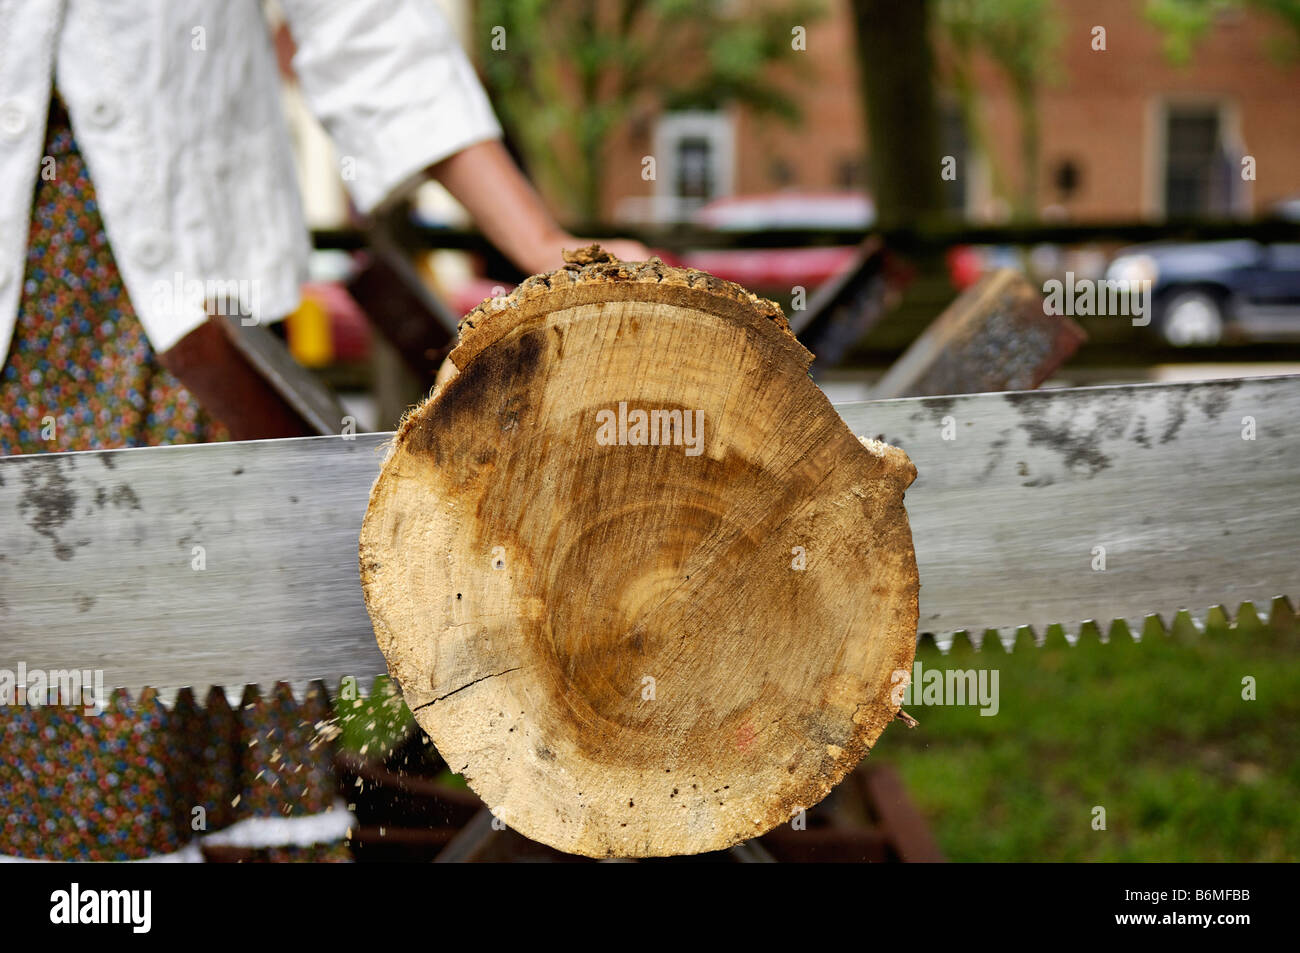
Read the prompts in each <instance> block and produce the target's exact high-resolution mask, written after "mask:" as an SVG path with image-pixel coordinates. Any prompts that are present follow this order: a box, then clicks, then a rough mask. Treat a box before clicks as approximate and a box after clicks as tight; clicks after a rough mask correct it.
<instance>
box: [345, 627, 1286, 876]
mask: <svg viewBox="0 0 1300 953" xmlns="http://www.w3.org/2000/svg"><path fill="white" fill-rule="evenodd" d="M917 658H918V659H920V661H921V664H922V665H923V666H924V667H925V668H926V669H932V668H935V669H938V668H960V669H970V668H976V669H978V668H989V669H997V670H998V672H999V680H998V689H999V711H998V713H997V714H996V715H995V716H992V717H986V716H981V715H980V714H979V710H978V708H977V707H973V706H972V707H936V706H916V705H911V706H905V707H907V710H908V711H909V712H910V713H911V714H912V715H914V716H915V717H916V718H917V719H918V720H919V721H920V726H919V727H917V728H914V729H908V728H906V727H904V726H903V724H902V723H901V722H897V723H895V724H894V725H893V726H891V727H890V728H889V729H888V730H887V731H886V732H885V733H884V735H883V736H882V737H881V739H880V741H879V743H878V744H877V745H876V748H875V750H874V751H873V752H872V753H871V755H870V758H871V759H872V760H874V761H881V760H884V761H888V762H889V763H891V764H893V765H894V766H895V767H896V768H897V769H898V771H899V773H900V774H901V775H902V777H903V779H904V781H905V783H906V785H907V788H908V791H909V792H910V794H911V796H912V798H913V800H914V801H915V803H916V804H917V806H918V807H919V808H920V810H921V812H922V814H923V815H925V817H926V819H927V820H928V822H929V823H930V826H931V829H932V830H933V831H934V834H935V836H936V837H937V838H938V840H939V843H940V846H941V847H942V848H943V850H944V852H945V854H946V855H947V856H948V857H949V859H951V860H956V861H962V860H990V861H1019V860H1034V861H1039V860H1041V861H1161V860H1166V861H1227V860H1246V861H1250V860H1259V861H1294V860H1296V859H1300V626H1297V625H1296V623H1295V621H1294V620H1288V621H1287V622H1286V623H1284V624H1282V625H1279V626H1278V627H1276V628H1269V627H1266V626H1263V625H1261V624H1260V623H1258V622H1257V621H1256V620H1255V619H1254V617H1253V616H1252V615H1249V614H1248V613H1247V614H1246V616H1245V618H1243V619H1242V620H1241V621H1240V623H1239V625H1237V626H1235V627H1232V628H1228V627H1227V626H1225V625H1222V624H1219V625H1215V624H1213V622H1212V623H1211V625H1210V626H1209V627H1208V628H1207V629H1206V632H1205V633H1204V634H1198V633H1196V632H1195V630H1193V629H1192V628H1191V626H1190V625H1187V624H1181V625H1179V626H1176V627H1175V631H1174V633H1173V634H1172V635H1164V634H1162V633H1160V632H1159V631H1158V630H1157V628H1156V627H1154V626H1152V627H1148V630H1147V635H1146V638H1144V639H1143V641H1142V642H1140V643H1134V642H1132V641H1131V640H1129V639H1128V638H1126V637H1124V636H1123V635H1122V633H1119V632H1117V633H1116V637H1114V638H1112V640H1111V641H1110V643H1109V644H1105V645H1103V644H1101V643H1100V641H1098V640H1097V639H1095V638H1091V639H1089V638H1085V639H1084V640H1082V641H1081V642H1080V643H1079V644H1078V645H1077V646H1074V647H1069V646H1068V645H1066V643H1065V641H1064V638H1063V637H1061V636H1060V633H1059V632H1049V639H1048V644H1047V645H1045V646H1044V647H1043V648H1034V647H1032V646H1031V645H1029V644H1027V642H1026V641H1025V640H1023V639H1022V641H1021V642H1020V643H1018V644H1017V647H1016V650H1015V651H1014V652H1012V653H1010V654H1008V653H1006V652H1004V651H1003V649H1002V647H1001V646H1000V645H999V644H998V643H997V642H996V640H994V639H992V638H990V639H988V640H987V641H986V647H985V648H984V650H983V651H981V652H979V653H976V652H975V651H974V650H973V649H972V648H971V647H970V645H969V643H967V642H964V641H961V642H958V643H957V645H955V646H954V648H953V650H952V652H951V653H950V654H949V655H947V656H944V655H941V654H940V653H939V652H938V650H937V649H935V648H934V646H933V644H931V643H929V642H927V643H926V644H925V645H924V646H923V647H922V648H921V650H920V651H919V652H918V654H917ZM1248 675H1249V676H1253V677H1254V678H1255V680H1256V695H1257V697H1256V700H1254V701H1246V700H1244V699H1243V698H1242V690H1243V686H1242V678H1243V677H1245V676H1248ZM339 715H340V727H341V729H342V736H341V738H340V743H341V744H342V745H343V746H344V748H346V749H348V750H352V751H356V752H359V753H365V754H369V755H370V756H371V757H376V756H382V755H383V754H384V753H385V752H386V751H387V750H390V749H391V747H392V746H393V745H395V744H397V743H398V742H400V740H401V739H402V738H403V737H405V736H406V734H407V732H408V731H410V730H412V729H413V719H412V718H411V715H410V712H409V711H408V710H407V708H406V706H405V705H404V704H402V701H401V697H400V693H398V692H397V691H396V689H395V687H394V686H393V685H392V684H391V683H389V682H388V680H387V679H380V680H378V682H377V684H376V690H375V692H374V693H373V694H372V695H371V697H370V698H368V699H357V700H355V701H352V702H345V703H340V706H339ZM454 780H457V781H459V779H458V778H456V779H454ZM461 783H463V782H461ZM1095 807H1103V808H1105V811H1106V816H1105V820H1106V829H1105V830H1094V829H1093V818H1094V814H1093V810H1094V808H1095Z"/></svg>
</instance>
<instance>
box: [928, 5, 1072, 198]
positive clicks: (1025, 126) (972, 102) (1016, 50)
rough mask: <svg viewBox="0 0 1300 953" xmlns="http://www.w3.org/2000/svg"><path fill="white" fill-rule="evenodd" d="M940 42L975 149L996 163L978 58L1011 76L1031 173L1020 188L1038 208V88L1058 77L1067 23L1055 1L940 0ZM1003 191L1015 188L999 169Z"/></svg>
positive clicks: (998, 185) (996, 172)
mask: <svg viewBox="0 0 1300 953" xmlns="http://www.w3.org/2000/svg"><path fill="white" fill-rule="evenodd" d="M936 13H937V16H936V21H937V24H938V30H939V41H940V42H941V43H943V44H945V45H946V47H947V52H948V56H947V58H946V61H947V64H948V68H949V72H950V74H951V75H950V77H949V80H950V83H951V86H952V88H953V89H954V91H955V92H956V94H957V97H958V100H959V102H960V103H961V108H962V113H963V118H964V120H965V125H966V128H967V130H968V132H969V134H970V136H971V139H972V141H973V142H974V144H975V148H976V150H977V151H978V152H980V153H981V154H982V155H983V156H984V157H985V158H986V159H987V160H988V161H989V162H990V163H991V164H992V162H993V154H992V150H990V149H989V148H988V145H987V135H986V133H985V131H984V123H983V117H982V116H981V115H980V114H979V105H980V91H979V89H978V87H977V84H976V81H975V78H974V71H973V66H974V63H973V61H974V59H975V57H976V56H980V55H982V56H986V57H988V59H989V60H990V61H991V62H992V63H994V64H995V65H996V66H997V67H998V69H999V70H1001V72H1002V73H1003V74H1004V75H1005V76H1006V78H1007V81H1008V82H1009V83H1010V85H1011V89H1012V92H1013V93H1014V95H1015V100H1016V107H1017V111H1018V113H1019V117H1020V151H1021V161H1022V164H1023V166H1024V170H1025V175H1024V178H1023V182H1022V186H1021V188H1020V189H1019V190H1017V193H1016V194H1017V201H1016V203H1015V204H1016V205H1017V206H1018V208H1019V210H1020V212H1021V214H1023V215H1029V214H1032V213H1033V211H1034V204H1035V202H1036V199H1037V191H1038V150H1039V123H1038V90H1039V89H1040V88H1041V87H1042V84H1043V83H1045V82H1049V81H1051V80H1053V79H1055V78H1056V77H1057V70H1056V48H1057V46H1058V44H1059V43H1060V39H1061V33H1062V26H1061V20H1060V13H1059V11H1058V9H1057V7H1056V4H1055V2H1054V0H938V3H937V5H936ZM994 184H995V188H996V189H997V191H999V192H1001V193H1003V194H1007V193H1010V192H1012V190H1011V189H1009V188H1008V187H1007V185H1006V181H1005V177H1004V176H1003V175H1002V174H1001V172H1000V170H998V169H996V168H995V169H994Z"/></svg>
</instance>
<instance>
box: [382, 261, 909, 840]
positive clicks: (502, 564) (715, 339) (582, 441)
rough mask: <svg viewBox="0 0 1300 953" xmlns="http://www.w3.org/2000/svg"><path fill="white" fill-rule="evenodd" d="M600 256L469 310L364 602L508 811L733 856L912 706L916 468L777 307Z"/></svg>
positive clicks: (486, 795) (541, 835) (407, 432)
mask: <svg viewBox="0 0 1300 953" xmlns="http://www.w3.org/2000/svg"><path fill="white" fill-rule="evenodd" d="M582 254H583V258H582V259H581V260H582V261H584V262H586V266H585V267H582V266H581V265H580V264H578V262H577V261H576V259H578V256H573V257H572V258H571V261H574V263H573V264H572V265H571V266H570V267H569V268H567V269H564V270H561V271H557V272H554V273H552V274H550V275H545V276H538V277H534V278H531V279H529V280H528V281H527V282H525V283H524V284H523V285H521V286H520V287H519V289H517V290H516V291H515V292H514V293H513V294H512V295H511V296H510V297H509V298H508V299H497V300H495V301H494V302H489V303H486V304H485V305H484V306H481V307H480V308H479V309H477V310H476V311H474V312H472V313H471V314H470V315H469V316H468V317H467V318H466V320H465V322H464V323H463V325H462V328H461V337H460V343H459V345H458V347H457V348H456V350H455V351H453V352H452V355H451V359H452V362H453V363H454V364H455V365H456V367H457V368H458V369H459V373H458V374H456V375H455V376H453V377H450V379H448V380H446V382H445V383H444V384H442V386H441V387H440V388H439V389H438V390H437V391H436V393H435V394H434V396H433V397H432V398H430V399H429V400H428V401H427V402H426V403H424V404H423V405H422V406H421V407H419V408H418V409H417V410H415V411H414V412H412V413H411V414H410V415H409V416H408V417H407V419H406V420H405V421H404V422H403V425H402V427H401V429H400V430H399V432H398V434H397V436H396V438H395V442H394V445H393V448H392V450H391V452H390V454H389V456H388V458H387V460H386V461H385V463H384V467H383V471H382V473H381V475H380V477H379V479H378V481H377V482H376V484H375V486H374V489H373V491H372V493H371V498H370V507H369V510H368V511H367V514H366V518H365V524H364V527H363V529H362V533H361V551H360V561H361V577H362V583H363V586H364V589H365V596H366V604H367V607H368V608H369V611H370V615H371V619H372V620H373V622H374V627H375V634H376V637H377V639H378V641H379V645H380V648H381V649H382V650H383V652H384V655H385V657H386V658H387V659H388V664H389V670H390V672H391V673H392V674H393V676H394V677H395V678H396V679H397V680H398V682H399V683H400V684H401V686H402V688H403V691H404V693H405V698H406V702H407V704H408V705H409V706H410V707H411V710H412V711H413V712H414V713H415V716H416V718H417V720H418V721H419V722H420V724H421V726H422V727H423V728H424V729H425V731H426V732H427V733H428V734H429V737H430V738H431V739H432V740H433V742H434V743H435V744H436V745H437V746H438V750H439V752H440V753H441V754H442V756H443V757H444V758H445V759H446V760H447V763H448V764H449V765H451V767H452V768H453V769H454V770H456V771H459V772H460V773H462V774H464V775H465V777H466V779H467V780H468V781H469V783H470V785H471V787H473V789H474V790H475V791H476V792H478V794H479V795H480V796H481V797H482V798H483V799H484V801H485V802H486V803H487V804H488V806H489V807H491V808H492V809H493V812H494V814H495V815H496V817H497V818H498V819H499V820H501V821H503V822H504V823H505V824H507V825H508V826H510V827H511V828H513V829H515V830H517V831H519V832H521V833H523V834H525V835H527V836H529V837H532V838H534V839H535V840H538V841H541V842H543V843H545V844H549V845H551V846H553V847H556V848H558V849H561V850H565V851H569V852H572V853H579V854H585V855H588V856H594V857H607V856H653V855H668V854H681V853H694V852H700V851H707V850H717V849H721V848H725V847H727V846H729V845H732V844H735V843H738V842H740V841H742V840H744V839H747V838H750V837H754V836H757V835H759V834H762V833H763V832H765V831H767V830H769V829H770V828H772V827H774V826H776V825H778V824H781V823H784V822H787V821H789V820H790V819H791V817H792V816H797V815H798V812H799V810H800V809H802V808H807V807H810V806H812V805H813V804H815V803H816V802H817V801H819V800H821V799H822V798H823V797H824V796H825V795H826V794H827V793H828V792H829V791H830V790H831V788H832V786H834V785H835V784H836V783H837V782H838V781H839V780H840V779H841V778H842V777H844V775H845V774H846V773H847V772H848V771H849V770H850V769H851V768H852V767H853V766H854V765H855V764H857V762H858V760H859V759H860V758H862V757H863V755H865V754H866V752H867V750H868V749H869V748H870V747H871V745H872V744H873V743H874V742H875V740H876V738H877V737H878V736H879V734H880V733H881V731H883V730H884V728H885V726H886V725H888V724H889V723H890V721H892V720H893V719H894V717H895V715H896V713H897V711H898V707H899V706H898V702H897V701H895V699H894V698H893V697H892V695H893V693H894V692H897V693H898V697H900V698H901V686H900V683H899V682H898V681H897V679H896V678H895V677H894V673H895V672H899V671H904V672H910V669H911V665H912V656H913V652H914V649H915V638H916V626H917V591H918V583H917V573H916V562H915V557H914V555H913V551H912V540H911V531H910V529H909V528H908V523H907V516H906V513H905V511H904V508H903V491H904V490H905V489H906V487H907V486H908V485H909V484H910V483H911V482H912V480H913V478H914V477H915V474H916V471H915V468H914V467H913V466H912V464H911V462H910V461H909V460H908V459H907V456H906V455H905V454H904V453H903V452H902V451H901V450H898V449H897V448H894V447H889V446H887V445H885V444H881V443H877V442H875V441H859V439H858V438H857V437H855V436H854V435H853V434H852V433H851V432H850V431H849V429H848V428H847V426H846V425H845V424H844V422H843V420H841V418H840V417H839V415H838V414H836V412H835V410H834V409H833V408H832V407H831V406H830V404H829V403H828V401H827V400H826V398H825V396H824V395H823V394H822V393H821V391H819V390H818V389H817V387H816V386H815V385H814V384H813V383H812V381H811V380H810V379H809V378H808V375H807V369H808V365H809V363H810V360H811V355H810V354H809V353H808V352H807V351H806V350H804V348H803V347H802V346H801V345H800V344H799V343H798V342H797V341H796V340H795V338H794V336H793V335H792V334H791V333H790V331H789V328H788V326H787V324H786V321H785V318H784V317H783V316H782V315H781V312H780V310H779V309H778V308H777V307H776V305H774V304H772V303H771V302H768V301H763V300H762V299H759V298H756V297H754V296H753V295H750V294H748V293H747V292H745V291H744V290H743V289H741V288H739V287H738V286H736V285H733V284H730V283H728V282H723V281H719V280H718V279H716V278H713V277H711V276H708V275H704V274H701V273H699V272H693V271H686V270H682V269H676V268H669V267H666V266H664V265H662V264H660V263H659V262H658V261H657V260H654V261H651V262H648V263H644V264H637V265H624V264H620V263H618V262H617V261H614V260H610V259H608V258H607V257H606V256H604V255H603V253H601V252H599V250H597V249H594V248H592V249H587V250H585V251H584V253H582Z"/></svg>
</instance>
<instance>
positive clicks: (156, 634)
mask: <svg viewBox="0 0 1300 953" xmlns="http://www.w3.org/2000/svg"><path fill="white" fill-rule="evenodd" d="M835 409H836V410H837V411H838V412H839V414H840V415H841V416H842V417H843V419H844V420H845V421H846V422H847V424H848V425H849V427H850V428H851V429H852V430H853V432H854V433H856V434H859V435H863V436H867V437H874V438H878V439H881V440H884V441H886V442H888V443H891V444H894V445H896V446H899V447H901V448H903V449H904V450H905V451H906V452H907V454H908V455H909V456H910V457H911V459H912V461H913V462H914V463H915V465H916V468H917V471H918V474H919V476H918V477H917V479H916V482H915V483H914V484H913V485H912V487H911V488H910V489H909V490H908V491H907V511H908V516H909V519H910V522H911V529H912V535H913V541H914V545H915V550H916V560H917V564H918V567H919V572H920V580H921V592H920V623H919V631H920V632H921V633H922V634H925V633H929V634H932V635H933V636H934V637H935V638H936V641H938V642H939V644H940V645H941V646H946V645H947V644H948V643H950V642H951V640H952V639H953V638H954V637H955V636H956V635H958V634H959V633H962V632H966V633H970V634H971V636H972V637H973V638H974V639H975V640H976V641H977V642H978V640H979V639H980V638H983V637H984V636H985V635H986V633H988V632H989V631H992V632H995V633H996V634H997V636H998V637H999V638H1001V639H1002V640H1003V641H1004V642H1006V643H1008V644H1009V643H1011V642H1012V641H1014V639H1015V635H1016V632H1017V630H1018V629H1022V628H1023V627H1029V628H1031V629H1032V630H1033V631H1034V633H1036V635H1037V636H1038V637H1039V638H1040V639H1041V637H1042V636H1043V634H1044V632H1045V630H1046V629H1047V627H1048V626H1050V625H1052V624H1060V625H1062V626H1063V627H1064V629H1065V631H1066V634H1067V637H1073V636H1076V635H1077V634H1078V632H1079V630H1080V628H1081V627H1082V626H1083V625H1084V624H1085V623H1087V622H1095V623H1096V624H1097V625H1098V626H1099V627H1100V629H1101V630H1102V633H1103V635H1104V634H1105V633H1106V632H1107V631H1108V629H1109V628H1110V624H1111V622H1112V621H1113V620H1125V621H1126V623H1127V625H1128V627H1129V629H1130V631H1132V632H1134V633H1140V632H1141V630H1142V627H1143V623H1144V620H1145V619H1146V618H1147V617H1149V616H1151V615H1161V614H1163V615H1164V618H1166V619H1168V618H1172V615H1173V614H1174V613H1176V612H1178V611H1179V610H1186V611H1188V612H1189V613H1190V615H1191V616H1192V618H1193V620H1203V619H1204V618H1205V615H1206V613H1207V612H1208V611H1209V610H1210V609H1212V608H1214V607H1222V608H1223V609H1224V610H1225V612H1226V613H1227V615H1228V616H1229V617H1233V616H1235V614H1236V612H1237V610H1238V607H1239V606H1240V605H1242V604H1243V603H1250V604H1252V605H1253V606H1254V607H1255V610H1256V612H1257V613H1258V614H1259V615H1261V616H1266V615H1267V614H1268V612H1269V609H1270V606H1271V605H1272V603H1273V601H1274V599H1275V598H1279V597H1282V598H1285V597H1289V596H1293V595H1294V594H1295V593H1297V592H1298V591H1300V376H1292V377H1272V378H1255V379H1243V380H1229V381H1221V380H1220V381H1206V382H1194V383H1172V384H1134V385H1124V386H1109V387H1085V388H1074V389H1058V390H1046V391H1026V392H1008V393H992V394H974V395H968V396H956V397H928V398H906V399H896V400H880V401H867V402H855V403H843V404H836V405H835ZM391 436H392V435H391V434H387V433H375V434H359V435H342V436H329V437H305V438H291V439H278V440H257V441H246V442H234V443H218V444H203V445H188V446H173V447H158V448H142V449H128V450H112V451H88V452H76V453H57V454H45V455H32V456H17V457H8V458H2V459H0V666H4V667H8V668H10V669H12V668H14V667H15V666H16V665H17V664H19V663H23V664H25V665H26V667H27V668H28V669H29V670H34V669H41V670H47V671H57V670H68V669H78V670H102V672H103V677H104V682H105V685H106V686H107V687H109V688H114V687H123V688H126V689H128V690H132V691H136V690H140V689H142V688H144V687H146V686H151V687H153V688H156V689H157V690H158V691H159V693H160V695H161V697H162V698H163V700H164V701H166V700H168V699H170V698H172V697H174V694H175V692H176V691H177V690H178V689H180V688H182V687H185V686H195V687H203V686H209V685H217V686H224V687H226V689H227V690H228V691H233V690H237V689H238V687H239V686H243V685H244V684H246V683H263V684H266V683H270V682H274V681H287V682H289V683H290V684H291V685H292V686H294V687H295V688H296V689H302V688H304V687H305V686H306V684H307V683H309V682H310V681H312V680H316V679H323V680H325V681H326V682H327V683H329V684H332V685H336V684H337V683H338V681H339V680H340V679H341V678H345V677H353V678H356V679H357V680H358V681H359V682H361V683H362V684H366V683H368V682H369V680H370V679H371V678H372V677H373V676H374V675H376V674H379V673H382V672H383V671H384V669H385V665H384V659H383V657H382V656H381V654H380V652H379V649H378V648H377V646H376V642H375V639H374V636H373V634H372V632H371V625H370V620H369V618H368V617H367V614H366V609H365V606H364V605H363V601H362V590H361V585H360V582H359V579H358V567H357V540H358V533H359V531H360V527H361V523H362V518H363V516H364V514H365V511H366V505H367V498H368V493H369V491H370V488H371V485H372V483H373V482H374V480H375V477H376V475H377V474H378V472H379V469H380V465H381V462H382V459H383V455H384V450H385V447H386V445H387V444H388V443H389V441H390V438H391Z"/></svg>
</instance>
